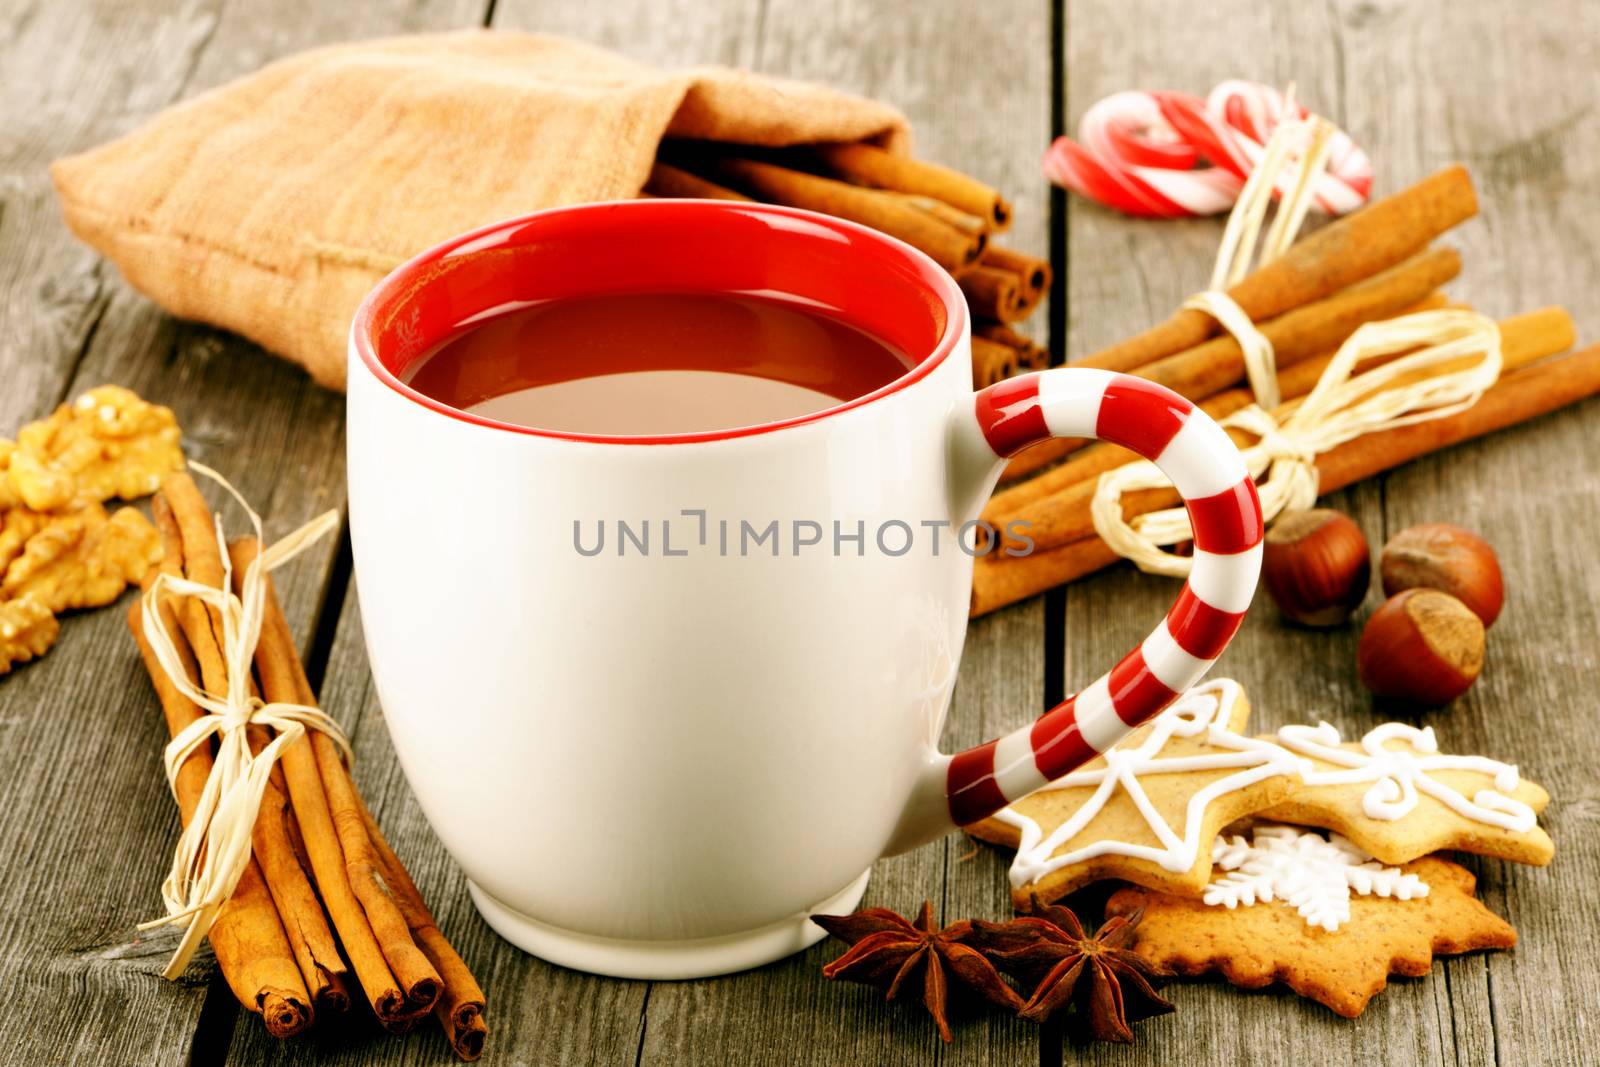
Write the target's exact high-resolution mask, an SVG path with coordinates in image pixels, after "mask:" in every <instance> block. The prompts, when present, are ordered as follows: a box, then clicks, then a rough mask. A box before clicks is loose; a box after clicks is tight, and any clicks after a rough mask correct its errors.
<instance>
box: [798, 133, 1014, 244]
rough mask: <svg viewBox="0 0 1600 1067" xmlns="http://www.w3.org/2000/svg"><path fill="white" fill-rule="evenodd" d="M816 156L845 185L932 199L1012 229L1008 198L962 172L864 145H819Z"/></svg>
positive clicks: (1000, 227) (993, 224) (994, 224)
mask: <svg viewBox="0 0 1600 1067" xmlns="http://www.w3.org/2000/svg"><path fill="white" fill-rule="evenodd" d="M816 153H817V156H818V158H819V159H821V160H822V162H823V163H824V165H826V166H827V167H828V169H829V170H831V171H832V172H833V174H834V175H835V176H836V177H838V178H841V179H843V180H844V181H847V182H853V183H855V184H856V185H867V186H871V187H873V188H875V189H888V190H891V191H893V192H897V193H912V194H914V195H918V196H927V197H932V198H933V199H935V200H941V201H943V202H944V203H946V204H949V205H950V206H951V207H954V208H956V209H958V210H960V211H964V212H966V213H967V214H969V215H976V216H978V217H979V218H982V219H983V220H984V221H985V223H986V224H987V225H988V226H990V227H992V228H993V229H995V230H1004V229H1005V228H1006V227H1007V226H1009V225H1011V205H1010V204H1008V203H1006V201H1005V198H1004V197H1002V196H1001V195H1000V194H999V193H998V192H996V191H995V190H994V189H991V188H990V187H989V186H987V185H985V184H983V183H982V182H980V181H978V180H977V179H976V178H973V177H970V176H968V175H966V174H962V173H961V172H960V171H956V170H951V169H950V168H949V167H941V166H939V165H938V164H937V163H927V162H924V161H922V160H919V159H912V158H911V157H910V156H903V155H897V154H895V153H893V152H888V151H885V150H884V149H882V148H875V147H873V146H872V145H865V144H834V145H819V146H817V148H816Z"/></svg>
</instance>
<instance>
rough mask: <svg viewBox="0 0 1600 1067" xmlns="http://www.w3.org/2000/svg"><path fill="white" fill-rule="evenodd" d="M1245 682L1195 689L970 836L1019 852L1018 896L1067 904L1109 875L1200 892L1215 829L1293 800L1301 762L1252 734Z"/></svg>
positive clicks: (1014, 889)
mask: <svg viewBox="0 0 1600 1067" xmlns="http://www.w3.org/2000/svg"><path fill="white" fill-rule="evenodd" d="M1249 714H1250V709H1249V705H1248V704H1247V702H1246V701H1245V697H1244V691H1243V690H1242V689H1241V688H1240V686H1239V683H1237V682H1234V681H1231V680H1229V679H1218V680H1216V681H1212V682H1207V683H1205V684H1203V685H1199V686H1196V687H1195V688H1193V689H1191V690H1189V691H1188V692H1187V693H1185V694H1184V695H1183V696H1182V697H1180V698H1179V699H1178V700H1177V702H1175V703H1174V704H1173V705H1172V706H1171V707H1170V708H1168V709H1167V710H1166V711H1164V712H1162V713H1161V714H1160V715H1158V716H1157V717H1156V718H1155V719H1153V720H1151V722H1149V723H1147V724H1146V725H1145V726H1142V727H1140V728H1139V729H1138V730H1135V731H1134V732H1133V733H1131V734H1129V735H1128V736H1127V737H1126V738H1124V739H1123V740H1122V741H1120V742H1118V743H1117V744H1116V745H1115V746H1114V747H1113V748H1112V749H1110V750H1109V751H1108V752H1106V753H1105V754H1104V755H1102V756H1097V757H1096V758H1095V759H1093V760H1091V761H1090V762H1088V763H1086V764H1084V765H1083V767H1082V768H1080V769H1079V770H1076V771H1074V772H1072V773H1071V774H1068V775H1066V776H1065V777H1062V778H1059V779H1057V780H1056V781H1054V782H1051V783H1050V784H1049V785H1047V786H1045V787H1044V788H1043V789H1040V790H1038V791H1037V792H1035V793H1033V794H1031V795H1029V796H1027V797H1025V798H1023V799H1022V800H1019V801H1017V802H1016V803H1014V804H1012V805H1010V806H1009V807H1007V808H1005V809H1003V810H1002V811H1000V812H999V813H998V814H996V815H994V816H992V817H990V818H988V819H985V820H983V821H981V822H979V823H976V824H974V825H972V826H970V827H968V828H967V830H968V832H969V833H971V834H972V835H973V836H975V837H978V838H981V839H982V840H985V841H989V842H992V843H994V844H999V845H1005V846H1009V847H1012V848H1015V849H1016V850H1017V856H1016V859H1015V860H1014V861H1013V862H1012V865H1011V896H1012V900H1013V901H1014V902H1015V903H1016V905H1017V907H1018V908H1019V909H1020V910H1026V909H1027V907H1028V904H1029V898H1030V897H1031V896H1032V895H1033V894H1035V893H1037V894H1038V895H1039V897H1040V899H1042V900H1046V901H1053V900H1058V899H1060V898H1061V897H1062V896H1065V895H1066V894H1067V893H1070V892H1071V891H1072V890H1074V889H1076V888H1078V887H1079V886H1082V885H1086V884H1087V883H1089V882H1093V881H1095V880H1097V879H1100V878H1121V879H1123V880H1125V881H1129V882H1137V883H1139V884H1140V885H1144V886H1149V887H1150V888H1152V889H1159V890H1163V891H1165V892H1169V893H1186V894H1189V895H1192V896H1199V894H1200V892H1201V890H1202V889H1203V888H1204V887H1205V885H1206V883H1207V882H1208V881H1209V880H1210V878H1211V847H1212V843H1213V842H1214V841H1215V840H1216V837H1217V833H1218V831H1220V830H1221V829H1222V827H1224V826H1226V825H1227V824H1228V823H1230V822H1233V821H1234V820H1235V819H1238V818H1240V817H1241V816H1244V815H1249V814H1252V813H1254V812H1257V811H1260V810H1262V809H1263V808H1267V807H1271V806H1272V805H1274V804H1277V803H1280V802H1281V801H1283V800H1285V799H1286V798H1287V797H1289V795H1290V794H1291V793H1292V792H1293V790H1294V789H1295V788H1296V787H1297V785H1298V784H1299V777H1298V773H1297V772H1298V769H1299V766H1300V760H1299V758H1298V757H1296V756H1294V755H1293V754H1291V753H1290V752H1288V751H1287V750H1285V749H1283V748H1281V747H1280V746H1278V745H1276V744H1273V743H1272V742H1270V741H1262V740H1259V739H1257V738H1253V737H1247V736H1244V735H1243V733H1242V731H1243V729H1244V725H1245V721H1246V719H1247V718H1248V716H1249Z"/></svg>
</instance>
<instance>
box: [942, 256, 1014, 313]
mask: <svg viewBox="0 0 1600 1067" xmlns="http://www.w3.org/2000/svg"><path fill="white" fill-rule="evenodd" d="M956 280H957V281H958V282H960V284H961V291H962V293H964V294H966V297H967V306H968V307H970V308H971V309H972V313H973V314H974V315H982V316H984V317H985V318H990V319H999V320H1000V321H1001V322H1016V321H1017V320H1018V319H1020V318H1022V317H1023V315H1022V279H1021V278H1019V277H1018V276H1017V275H1016V274H1014V273H1013V272H1011V271H1008V270H1002V269H1000V268H998V267H990V266H987V265H986V264H984V263H982V262H980V263H979V264H978V265H977V266H975V267H973V268H971V269H970V270H964V271H962V272H961V275H960V277H959V278H957V279H956Z"/></svg>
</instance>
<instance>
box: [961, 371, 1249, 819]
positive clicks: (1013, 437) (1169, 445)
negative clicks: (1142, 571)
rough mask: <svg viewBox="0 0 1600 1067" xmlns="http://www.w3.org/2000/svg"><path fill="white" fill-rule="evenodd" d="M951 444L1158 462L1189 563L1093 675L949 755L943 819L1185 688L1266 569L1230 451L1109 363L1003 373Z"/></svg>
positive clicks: (995, 457) (1216, 432) (1060, 767)
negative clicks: (1045, 446) (1173, 495)
mask: <svg viewBox="0 0 1600 1067" xmlns="http://www.w3.org/2000/svg"><path fill="white" fill-rule="evenodd" d="M956 418H957V420H958V424H957V426H956V441H957V444H956V447H957V448H958V449H961V450H965V451H967V452H968V453H969V455H970V454H972V453H981V452H984V451H985V450H986V453H987V454H985V455H984V457H983V458H984V461H985V462H986V463H987V464H989V465H990V466H993V465H995V464H998V463H999V462H1000V461H1001V460H1003V459H1005V458H1007V457H1009V456H1012V455H1015V454H1016V453H1017V452H1019V451H1021V450H1022V449H1024V448H1026V447H1027V446H1029V445H1031V444H1034V443H1036V442H1038V441H1043V440H1045V439H1047V438H1051V437H1095V438H1099V439H1100V440H1102V441H1111V442H1114V443H1116V444H1119V445H1122V446H1124V447H1126V448H1130V449H1132V450H1133V451H1135V452H1137V453H1138V454H1139V455H1141V456H1143V457H1145V458H1146V459H1150V460H1153V461H1154V462H1155V464H1156V466H1158V467H1160V468H1161V471H1162V473H1164V474H1165V475H1166V476H1167V477H1168V478H1170V479H1172V483H1173V485H1174V486H1175V487H1176V488H1177V490H1178V493H1179V494H1180V495H1181V496H1182V497H1183V501H1184V504H1185V506H1186V507H1187V508H1188V511H1189V519H1190V522H1191V523H1192V524H1193V526H1194V566H1193V569H1192V570H1191V572H1190V574H1189V580H1188V581H1187V582H1185V583H1184V587H1183V592H1182V593H1180V594H1179V596H1178V602H1177V604H1175V605H1174V606H1173V608H1172V610H1171V611H1170V612H1168V613H1167V617H1166V618H1165V619H1164V620H1162V622H1161V625H1159V626H1157V627H1156V628H1155V630H1154V631H1153V632H1152V633H1151V634H1150V636H1149V637H1147V638H1145V640H1144V643H1143V644H1142V645H1140V646H1139V647H1138V648H1136V649H1134V650H1133V651H1132V652H1130V653H1129V654H1128V655H1127V656H1125V657H1124V658H1123V660H1122V662H1120V663H1118V664H1117V665H1116V666H1115V667H1113V668H1112V669H1111V670H1110V672H1108V673H1107V674H1105V675H1103V676H1102V677H1101V678H1100V679H1099V680H1098V681H1096V682H1094V684H1092V685H1090V686H1089V687H1088V688H1087V689H1085V690H1083V691H1082V692H1081V693H1078V694H1076V695H1074V696H1070V697H1068V698H1067V699H1066V700H1064V701H1062V702H1061V703H1060V704H1058V705H1057V706H1056V707H1054V708H1052V709H1051V710H1050V711H1048V712H1046V713H1045V714H1044V716H1043V717H1042V718H1040V719H1039V720H1038V721H1036V722H1035V723H1034V724H1033V725H1032V726H1026V727H1023V728H1022V729H1020V730H1016V731H1014V732H1012V733H1009V734H1007V735H1006V736H1004V737H1002V738H1000V739H999V740H996V741H990V742H989V743H988V744H985V745H979V746H978V747H977V748H972V749H968V750H967V751H965V752H962V753H960V754H959V755H956V756H953V757H951V758H950V763H949V768H948V771H947V772H946V777H945V797H946V799H947V801H948V803H949V814H950V818H951V819H952V820H953V821H954V822H955V823H956V825H958V826H961V825H965V824H967V823H971V822H975V821H977V820H978V819H981V818H984V817H985V816H987V815H992V814H993V813H994V812H996V811H998V810H1000V809H1001V808H1003V807H1005V806H1006V805H1007V804H1009V803H1010V802H1011V801H1013V800H1018V799H1020V798H1022V797H1024V796H1026V795H1027V794H1029V793H1031V792H1033V791H1034V790H1035V789H1038V788H1039V787H1040V786H1042V785H1044V784H1045V783H1046V782H1048V781H1051V780H1052V779H1055V778H1059V777H1061V776H1062V775H1064V774H1066V773H1067V772H1068V771H1071V770H1072V769H1073V768H1074V767H1077V766H1079V765H1080V764H1082V763H1085V762H1087V761H1088V760H1090V759H1092V758H1093V757H1094V756H1095V755H1096V754H1097V753H1100V752H1104V751H1105V750H1106V749H1107V748H1108V747H1110V746H1111V745H1112V744H1113V743H1114V742H1115V741H1116V740H1117V739H1118V738H1120V737H1122V736H1123V735H1124V734H1126V733H1127V732H1128V731H1129V730H1132V729H1133V728H1134V727H1136V726H1138V725H1139V724H1140V723H1142V722H1144V721H1145V720H1147V719H1149V718H1150V717H1151V716H1153V715H1155V714H1157V713H1158V712H1160V711H1161V710H1162V709H1163V708H1165V707H1166V706H1167V705H1168V704H1170V703H1171V702H1172V701H1173V700H1175V699H1176V698H1177V697H1178V695H1179V694H1180V693H1182V692H1183V691H1184V690H1185V689H1188V688H1189V687H1190V686H1192V685H1194V684H1195V683H1196V682H1198V681H1199V680H1200V678H1201V677H1202V676H1203V675H1204V674H1205V673H1206V671H1207V670H1209V669H1210V667H1211V664H1212V662H1213V661H1214V660H1215V659H1216V658H1217V656H1218V655H1219V654H1221V652H1222V649H1223V648H1224V646H1226V645H1227V643H1228V642H1229V641H1230V640H1232V638H1233V635H1234V633H1235V631H1237V630H1238V628H1239V623H1240V622H1241V621H1242V620H1243V619H1244V613H1245V610H1246V609H1247V608H1248V607H1249V606H1250V598H1251V596H1252V595H1253V594H1254V593H1255V588H1256V578H1257V576H1258V575H1259V574H1260V571H1261V536H1262V520H1261V502H1260V501H1259V500H1258V499H1257V498H1256V487H1255V482H1254V481H1252V480H1251V478H1250V473H1249V471H1247V470H1246V469H1245V465H1244V460H1243V458H1242V457H1241V456H1240V455H1239V450H1238V449H1237V448H1236V447H1234V444H1233V442H1232V441H1231V440H1230V439H1229V438H1228V435H1227V434H1226V433H1224V432H1223V430H1222V428H1221V427H1219V426H1218V425H1217V424H1216V422H1215V421H1213V420H1212V418H1211V416H1209V415H1207V414H1206V413H1205V412H1203V411H1201V410H1199V409H1197V408H1196V407H1195V406H1194V405H1193V404H1191V403H1189V401H1187V400H1185V399H1184V398H1183V397H1181V396H1179V395H1178V394H1177V393H1174V392H1173V391H1172V390H1170V389H1167V388H1165V387H1163V386H1160V385H1156V384H1155V383H1153V382H1148V381H1145V380H1144V379H1142V378H1135V377H1132V376H1130V375H1126V374H1115V373H1112V372H1110V371H1102V370H1089V369H1075V368H1070V367H1068V368H1062V369H1058V370H1047V371H1042V372H1039V373H1036V374H1025V375H1022V376H1021V377H1018V378H1010V379H1007V380H1006V381H1003V382H1000V383H998V384H996V385H993V386H990V387H989V388H987V389H985V390H983V391H982V392H981V393H978V394H977V395H976V396H975V397H974V398H973V404H972V407H971V408H970V409H968V408H963V409H962V410H961V411H959V412H958V413H957V415H956Z"/></svg>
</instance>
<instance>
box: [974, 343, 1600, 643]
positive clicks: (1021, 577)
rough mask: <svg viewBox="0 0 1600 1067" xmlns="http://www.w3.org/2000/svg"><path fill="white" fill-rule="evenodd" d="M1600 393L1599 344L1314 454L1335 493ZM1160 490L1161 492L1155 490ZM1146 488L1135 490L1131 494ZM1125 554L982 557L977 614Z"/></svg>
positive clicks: (1098, 545)
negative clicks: (1459, 406) (1437, 410)
mask: <svg viewBox="0 0 1600 1067" xmlns="http://www.w3.org/2000/svg"><path fill="white" fill-rule="evenodd" d="M1596 394H1600V345H1591V346H1590V347H1588V348H1585V349H1583V350H1581V351H1579V352H1574V353H1572V354H1571V355H1566V356H1558V357H1556V358H1554V359H1549V360H1545V361H1544V362H1540V363H1535V364H1534V365H1532V366H1529V367H1525V368H1523V369H1522V370H1518V371H1515V372H1514V373H1511V374H1509V375H1507V376H1505V377H1504V378H1502V379H1501V380H1500V381H1499V382H1497V383H1495V385H1494V386H1493V387H1492V388H1490V389H1489V390H1488V391H1487V392H1485V393H1484V394H1483V396H1482V397H1480V398H1479V400H1478V402H1477V403H1476V404H1474V405H1472V407H1470V408H1468V409H1467V410H1465V411H1463V412H1460V413H1458V414H1456V415H1451V416H1448V417H1446V418H1442V419H1430V420H1428V421H1426V422H1418V423H1413V424H1411V425H1409V426H1400V427H1396V428H1395V429H1392V430H1384V431H1382V432H1380V433H1374V434H1367V435H1366V436H1364V437H1358V438H1356V439H1355V440H1353V441H1347V442H1345V443H1344V444H1342V445H1340V446H1339V447H1337V448H1334V449H1330V450H1329V451H1328V452H1325V453H1323V454H1322V455H1320V456H1318V457H1317V472H1318V475H1319V479H1320V482H1319V484H1320V489H1321V492H1323V493H1331V492H1334V491H1336V490H1339V489H1343V488H1345V487H1346V486H1349V485H1352V484H1354V483H1355V482H1358V481H1361V480H1362V479H1365V478H1370V477H1372V476H1373V475H1375V474H1379V473H1381V472H1383V471H1386V470H1390V469H1392V468H1394V467H1398V466H1401V465H1402V464H1405V463H1408V462H1410V461H1411V460H1413V459H1416V458H1418V457H1420V456H1425V455H1428V454H1429V453H1432V452H1436V451H1439V450H1440V449H1443V448H1447V447H1449V446H1450V445H1454V444H1459V443H1460V442H1463V441H1468V440H1471V439H1473V438H1476V437H1482V436H1484V435H1485V434H1489V433H1493V432H1494V431H1496V430H1502V429H1505V428H1507V427H1509V426H1515V425H1517V424H1519V423H1523V422H1527V421H1528V420H1530V419H1534V418H1537V417H1539V416H1540V415H1546V414H1549V413H1550V412H1552V411H1556V410H1558V409H1560V408H1563V407H1566V406H1568V405H1570V404H1575V403H1577V402H1578V401H1580V400H1584V399H1587V398H1589V397H1591V396H1595V395H1596ZM1156 492H1159V491H1156ZM1140 495H1142V494H1130V495H1129V496H1130V499H1131V498H1132V497H1135V496H1140ZM1171 501H1172V498H1171V497H1170V496H1169V497H1167V498H1166V499H1165V500H1164V501H1163V500H1159V499H1158V500H1147V501H1142V502H1140V503H1139V504H1138V505H1137V506H1138V508H1139V510H1141V511H1142V510H1148V509H1150V508H1153V507H1167V506H1171ZM1119 558H1120V557H1118V556H1117V554H1116V553H1115V552H1114V551H1112V550H1111V548H1110V547H1109V546H1107V545H1106V543H1105V542H1104V541H1102V540H1101V539H1100V538H1098V537H1086V538H1083V539H1082V540H1079V541H1073V542H1070V543H1068V544H1065V545H1062V546H1061V547H1059V548H1054V549H1049V550H1047V551H1042V552H1035V553H1033V554H1032V555H1030V556H1025V557H1018V558H1015V559H1004V558H999V557H996V556H993V555H990V556H986V557H983V558H981V559H978V560H977V561H976V563H975V566H974V568H973V576H972V614H973V615H975V616H976V615H982V614H985V613H987V612H990V611H993V610H995V609H996V608H1000V607H1004V606H1005V605H1007V604H1012V603H1015V602H1016V601H1019V600H1023V599H1025V598H1027V597H1030V596H1032V595H1034V594H1035V593H1039V592H1042V591H1044V590H1046V589H1049V588H1052V587H1053V586H1057V585H1061V584H1062V583H1064V582H1070V581H1074V580H1076V579H1078V578H1081V577H1083V576H1084V575H1086V574H1091V573H1093V572H1094V571H1097V570H1100V569H1101V568H1103V567H1106V566H1109V565H1110V564H1112V563H1115V562H1116V561H1117V560H1118V559H1119Z"/></svg>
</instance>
